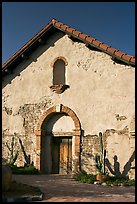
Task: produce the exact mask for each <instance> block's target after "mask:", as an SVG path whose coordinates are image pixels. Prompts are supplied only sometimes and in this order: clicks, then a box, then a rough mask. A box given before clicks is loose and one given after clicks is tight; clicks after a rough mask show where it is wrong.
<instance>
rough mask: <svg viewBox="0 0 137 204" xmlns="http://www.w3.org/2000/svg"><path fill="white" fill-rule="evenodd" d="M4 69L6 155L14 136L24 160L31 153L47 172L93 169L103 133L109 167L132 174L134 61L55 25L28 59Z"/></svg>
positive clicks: (19, 161)
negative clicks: (118, 57)
mask: <svg viewBox="0 0 137 204" xmlns="http://www.w3.org/2000/svg"><path fill="white" fill-rule="evenodd" d="M39 42H40V40H39ZM23 54H24V53H23ZM23 54H22V58H23V57H24V56H25V55H23ZM13 57H14V56H13ZM3 70H4V71H3V72H5V75H4V77H3V89H2V153H3V155H2V157H3V158H4V159H7V160H9V158H10V156H11V151H9V149H8V148H7V144H8V146H11V143H12V138H13V137H14V139H15V140H14V148H13V149H14V151H13V155H15V154H16V151H17V149H19V155H18V157H17V160H16V162H15V164H17V165H18V166H22V165H24V163H25V161H26V158H25V156H24V155H26V157H29V159H30V163H33V164H34V166H35V167H36V168H38V169H40V170H41V171H42V172H43V173H45V174H46V173H47V174H50V173H60V174H68V173H70V174H73V173H76V172H78V171H80V170H84V171H86V172H87V173H93V174H95V173H97V169H96V167H95V155H96V153H98V151H99V143H98V135H99V132H102V133H103V143H104V148H105V149H106V151H107V155H106V157H107V161H108V163H109V165H108V172H109V174H113V175H114V174H118V173H119V174H121V175H123V176H129V177H130V178H134V176H135V114H134V113H135V68H134V66H132V65H130V64H126V63H120V62H116V61H114V60H112V56H110V55H109V54H107V53H105V52H103V51H101V50H98V49H95V47H93V49H92V48H91V49H89V47H88V46H86V44H85V43H83V42H81V41H79V40H73V39H72V38H71V37H70V36H69V35H68V34H67V33H64V32H62V31H61V30H56V32H54V33H53V34H52V35H50V36H49V37H48V40H47V41H46V43H41V44H40V46H38V47H37V48H36V49H35V50H34V51H33V52H32V53H31V55H29V58H26V59H24V58H23V61H22V62H21V63H19V64H18V65H14V63H13V66H12V69H10V72H9V70H8V66H7V67H6V69H3ZM19 141H21V142H19ZM21 143H22V147H23V148H24V152H23V151H22V148H21V145H20V144H21ZM24 153H25V154H24ZM114 158H115V159H114ZM116 162H117V163H118V164H119V169H116V168H115V166H116V165H115V164H116Z"/></svg>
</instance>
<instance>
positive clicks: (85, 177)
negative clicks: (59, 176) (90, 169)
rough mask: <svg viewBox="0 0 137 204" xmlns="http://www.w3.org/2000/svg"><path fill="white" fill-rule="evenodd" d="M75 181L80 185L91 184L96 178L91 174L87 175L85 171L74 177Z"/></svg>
mask: <svg viewBox="0 0 137 204" xmlns="http://www.w3.org/2000/svg"><path fill="white" fill-rule="evenodd" d="M75 180H76V181H80V182H82V183H89V184H93V183H94V181H96V176H95V175H93V174H87V173H86V172H85V171H81V172H79V173H78V174H77V175H76V177H75Z"/></svg>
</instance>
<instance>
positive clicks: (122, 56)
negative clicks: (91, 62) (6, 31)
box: [2, 18, 135, 69]
mask: <svg viewBox="0 0 137 204" xmlns="http://www.w3.org/2000/svg"><path fill="white" fill-rule="evenodd" d="M52 26H53V27H55V28H57V29H59V30H61V31H63V32H65V33H67V34H69V35H72V36H74V37H76V38H78V39H80V40H81V41H83V42H84V43H86V44H89V45H91V46H94V47H96V48H97V49H99V50H101V51H103V52H105V53H107V54H109V55H112V56H113V57H115V58H117V59H119V60H121V61H124V62H126V63H128V64H131V65H135V56H132V55H129V54H126V53H124V52H122V51H120V50H118V49H116V48H113V47H111V46H109V45H107V44H106V43H104V42H101V41H99V40H98V39H95V38H93V37H91V36H89V35H86V34H84V33H83V32H81V31H78V30H77V29H75V28H72V27H71V26H68V25H66V24H64V23H62V22H60V21H58V20H57V19H55V18H52V19H51V20H50V21H49V23H47V24H46V25H45V26H44V27H43V28H42V29H41V30H40V31H39V32H38V33H36V34H35V35H34V36H33V37H32V38H31V39H30V40H29V41H27V42H26V43H25V44H24V45H23V46H22V47H21V48H20V49H19V50H18V51H17V52H15V53H14V54H13V55H12V56H11V57H10V58H9V59H8V60H7V61H6V62H5V63H4V64H3V65H2V69H5V67H6V66H8V64H10V63H12V62H14V60H15V59H16V58H17V57H19V56H20V55H21V54H22V53H23V52H24V51H25V50H26V49H27V48H28V47H29V46H31V45H32V44H34V43H35V41H37V40H39V38H40V37H41V36H42V34H43V33H44V32H47V31H48V29H50V27H52Z"/></svg>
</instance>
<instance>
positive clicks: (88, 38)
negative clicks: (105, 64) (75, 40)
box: [86, 36, 95, 43]
mask: <svg viewBox="0 0 137 204" xmlns="http://www.w3.org/2000/svg"><path fill="white" fill-rule="evenodd" d="M93 40H95V39H94V38H91V37H89V36H88V37H87V38H86V41H87V42H89V43H92V42H93Z"/></svg>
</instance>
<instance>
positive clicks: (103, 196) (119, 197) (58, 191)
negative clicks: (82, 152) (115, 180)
mask: <svg viewBox="0 0 137 204" xmlns="http://www.w3.org/2000/svg"><path fill="white" fill-rule="evenodd" d="M13 180H15V181H17V182H22V183H24V184H28V185H32V186H37V187H39V188H40V189H41V190H42V192H43V193H44V197H43V200H42V201H39V202H135V187H134V186H132V187H121V186H113V187H109V186H101V185H94V184H83V183H79V182H77V181H75V180H74V179H73V178H71V176H65V175H58V174H50V175H13ZM35 202H36V201H35Z"/></svg>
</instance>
